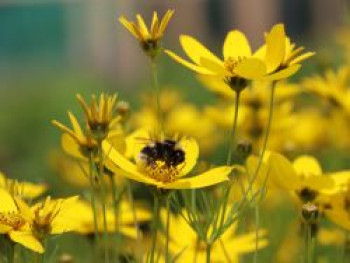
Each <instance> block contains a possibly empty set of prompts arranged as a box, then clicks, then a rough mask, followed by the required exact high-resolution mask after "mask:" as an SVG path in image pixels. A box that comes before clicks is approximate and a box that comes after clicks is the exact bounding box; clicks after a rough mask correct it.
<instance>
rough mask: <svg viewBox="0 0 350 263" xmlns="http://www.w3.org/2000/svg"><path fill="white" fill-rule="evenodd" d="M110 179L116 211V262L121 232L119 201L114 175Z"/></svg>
mask: <svg viewBox="0 0 350 263" xmlns="http://www.w3.org/2000/svg"><path fill="white" fill-rule="evenodd" d="M109 178H110V182H111V190H112V199H113V209H114V232H115V239H116V246H115V260H116V259H117V258H118V254H119V232H118V231H119V201H118V199H117V188H116V185H115V178H114V176H113V175H112V176H110V177H109ZM116 262H117V260H116Z"/></svg>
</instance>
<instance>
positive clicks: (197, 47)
mask: <svg viewBox="0 0 350 263" xmlns="http://www.w3.org/2000/svg"><path fill="white" fill-rule="evenodd" d="M180 43H181V46H182V48H183V50H184V51H185V53H186V55H187V56H188V57H189V58H190V59H191V60H192V61H193V62H194V63H196V64H200V60H201V58H206V59H209V60H212V61H213V62H215V63H217V64H221V63H222V61H221V60H220V59H219V58H218V57H217V56H215V55H214V54H213V53H212V52H211V51H209V50H208V49H207V48H206V47H205V46H203V45H202V44H201V43H200V42H199V41H197V40H196V39H194V38H192V37H190V36H186V35H182V36H180Z"/></svg>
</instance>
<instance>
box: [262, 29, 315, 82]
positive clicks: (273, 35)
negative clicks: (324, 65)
mask: <svg viewBox="0 0 350 263" xmlns="http://www.w3.org/2000/svg"><path fill="white" fill-rule="evenodd" d="M265 42H266V43H265V45H263V46H261V47H260V48H259V49H258V51H257V52H256V56H257V57H259V58H261V59H263V60H264V61H265V63H266V70H267V72H268V74H269V77H268V79H270V80H278V79H284V78H287V77H289V76H291V75H293V74H295V73H296V72H297V71H298V70H299V69H300V67H301V64H300V63H301V62H302V61H304V60H306V59H308V58H310V57H312V56H313V55H315V53H314V52H305V53H303V54H300V53H301V52H303V50H304V49H305V48H304V47H296V45H295V44H294V43H291V41H290V39H289V38H288V37H287V36H286V34H285V29H284V25H283V24H277V25H275V26H273V27H272V29H271V31H270V32H268V33H267V34H266V36H265Z"/></svg>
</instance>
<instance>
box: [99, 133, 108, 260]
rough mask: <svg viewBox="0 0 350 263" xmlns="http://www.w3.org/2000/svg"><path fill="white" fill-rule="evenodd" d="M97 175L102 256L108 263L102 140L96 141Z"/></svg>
mask: <svg viewBox="0 0 350 263" xmlns="http://www.w3.org/2000/svg"><path fill="white" fill-rule="evenodd" d="M98 155H99V156H98V160H99V165H98V175H99V179H100V180H101V194H102V202H101V204H102V216H103V240H104V256H105V262H106V263H109V254H108V233H107V231H108V230H107V214H106V210H107V209H106V205H107V204H106V203H107V193H106V188H107V187H106V182H105V180H104V176H103V162H104V160H103V150H102V140H99V141H98Z"/></svg>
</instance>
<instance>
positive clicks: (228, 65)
mask: <svg viewBox="0 0 350 263" xmlns="http://www.w3.org/2000/svg"><path fill="white" fill-rule="evenodd" d="M180 43H181V46H182V48H183V50H184V51H185V53H186V55H187V56H188V57H189V58H190V59H191V60H192V62H189V61H187V60H185V59H183V58H181V57H179V56H178V55H176V54H175V53H174V52H172V51H170V50H166V51H165V52H166V53H167V54H168V55H169V56H170V57H171V58H173V59H174V60H175V61H177V62H179V63H180V64H182V65H184V66H186V67H188V68H190V69H192V70H194V71H195V72H197V73H199V74H203V75H213V76H216V77H219V78H220V79H222V80H224V81H225V83H226V84H228V85H229V86H230V87H231V88H234V89H238V90H240V89H243V88H244V87H246V86H247V80H258V79H267V80H279V79H284V78H287V77H289V76H291V75H293V74H294V73H295V72H296V71H297V70H298V69H299V68H300V65H299V64H297V63H296V62H298V60H295V64H294V65H292V64H291V63H289V64H288V67H285V68H283V69H282V68H281V66H282V62H283V61H286V62H287V61H290V60H291V59H292V58H293V54H292V53H287V54H286V35H285V31H284V25H283V24H277V25H275V26H274V27H273V28H272V30H271V32H269V33H268V34H267V36H266V45H264V46H263V47H262V48H260V49H258V50H257V52H255V53H253V52H252V50H251V47H250V44H249V42H248V40H247V38H246V37H245V35H244V34H243V33H242V32H240V31H238V30H233V31H230V32H229V33H228V34H227V36H226V39H225V42H224V46H223V59H220V58H218V57H217V56H215V55H214V54H213V53H211V52H210V51H209V50H208V49H207V48H206V47H204V46H203V45H202V44H201V43H199V42H198V41H197V40H195V39H194V38H192V37H190V36H186V35H182V36H180ZM289 49H290V48H289ZM287 55H288V56H287Z"/></svg>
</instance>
